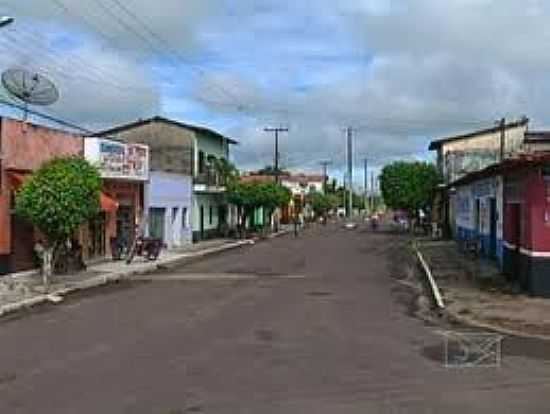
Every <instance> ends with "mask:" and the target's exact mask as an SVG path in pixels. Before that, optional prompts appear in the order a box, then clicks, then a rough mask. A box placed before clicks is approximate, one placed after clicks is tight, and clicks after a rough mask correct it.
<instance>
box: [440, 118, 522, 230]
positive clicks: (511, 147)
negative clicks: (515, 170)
mask: <svg viewBox="0 0 550 414" xmlns="http://www.w3.org/2000/svg"><path fill="white" fill-rule="evenodd" d="M528 124H529V120H528V119H527V118H525V117H524V118H522V119H520V120H519V121H514V122H509V123H506V124H504V125H503V126H501V125H499V126H494V127H490V128H485V129H481V130H477V131H473V132H468V133H465V134H460V135H454V136H450V137H445V138H441V139H437V140H434V141H432V142H431V143H430V146H429V149H430V150H431V151H437V167H438V170H439V172H440V173H441V176H442V177H443V184H442V186H441V188H440V190H439V191H438V193H437V194H436V196H435V200H434V205H433V208H432V220H433V221H434V222H438V223H439V224H440V225H441V226H442V227H443V230H444V232H445V233H447V234H449V235H456V231H457V228H456V227H455V224H456V220H455V213H456V212H455V211H454V210H453V207H454V205H455V204H456V203H454V202H452V198H453V196H454V195H453V194H450V193H449V191H448V190H449V188H450V186H449V185H450V184H451V183H453V182H455V181H457V180H459V179H460V178H462V177H463V176H465V175H467V174H469V173H472V172H475V171H479V170H482V169H483V168H485V167H487V166H489V165H492V164H495V163H498V162H500V161H501V160H502V159H506V158H509V157H512V156H514V155H515V154H518V153H523V152H525V151H526V150H527V149H528V148H529V147H528V145H527V144H526V141H525V136H526V132H527V129H528Z"/></svg>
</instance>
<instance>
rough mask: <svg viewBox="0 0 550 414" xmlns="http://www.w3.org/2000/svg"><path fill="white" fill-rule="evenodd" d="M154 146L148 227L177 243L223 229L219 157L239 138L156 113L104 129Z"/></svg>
mask: <svg viewBox="0 0 550 414" xmlns="http://www.w3.org/2000/svg"><path fill="white" fill-rule="evenodd" d="M100 135H108V136H115V137H117V138H118V139H121V140H123V141H126V142H140V143H146V144H148V145H149V146H150V149H151V180H150V182H149V184H148V185H147V188H146V197H145V198H146V204H147V211H148V214H147V216H148V217H147V221H148V226H147V232H148V234H149V235H151V236H154V237H160V238H162V239H163V240H164V241H165V243H166V244H167V245H168V246H169V247H178V246H181V245H184V244H186V243H190V242H191V241H198V240H203V239H207V238H212V237H216V236H218V235H220V234H221V233H222V231H223V227H224V226H225V225H227V223H228V221H229V218H228V216H229V210H228V207H227V203H226V201H225V197H224V193H225V186H224V184H225V183H224V182H223V179H222V177H220V175H219V174H218V172H217V171H216V170H215V168H214V161H215V159H217V158H224V159H228V158H229V147H230V145H232V144H236V141H234V140H232V139H230V138H228V137H225V136H224V135H222V134H220V133H218V132H216V131H213V130H211V129H208V128H205V127H200V126H195V125H190V124H186V123H183V122H179V121H175V120H171V119H167V118H164V117H160V116H156V117H153V118H149V119H145V120H139V121H136V122H133V123H130V124H126V125H122V126H118V127H115V128H111V129H108V130H106V131H102V132H101V133H100Z"/></svg>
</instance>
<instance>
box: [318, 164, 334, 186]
mask: <svg viewBox="0 0 550 414" xmlns="http://www.w3.org/2000/svg"><path fill="white" fill-rule="evenodd" d="M319 164H321V166H322V167H323V192H324V193H325V194H326V193H327V180H328V176H327V167H328V166H329V165H330V164H332V162H331V161H321V162H320V163H319Z"/></svg>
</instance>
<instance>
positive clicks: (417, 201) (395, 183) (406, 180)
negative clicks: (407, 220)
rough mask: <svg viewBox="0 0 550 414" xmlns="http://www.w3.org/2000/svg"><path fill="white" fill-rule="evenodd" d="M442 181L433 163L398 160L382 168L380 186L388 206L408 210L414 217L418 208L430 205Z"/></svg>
mask: <svg viewBox="0 0 550 414" xmlns="http://www.w3.org/2000/svg"><path fill="white" fill-rule="evenodd" d="M440 181H441V179H440V175H439V172H438V171H437V168H436V167H435V165H433V164H429V163H426V162H404V161H397V162H394V163H392V164H389V165H386V166H385V167H384V168H383V169H382V174H381V176H380V188H381V190H382V196H383V198H384V203H385V204H386V205H387V206H388V207H390V208H392V209H403V210H406V211H408V212H409V214H410V215H411V216H412V217H414V216H416V213H417V212H418V209H420V208H426V207H428V206H429V204H430V203H431V201H432V198H433V195H434V191H435V189H436V186H437V184H438V183H439V182H440Z"/></svg>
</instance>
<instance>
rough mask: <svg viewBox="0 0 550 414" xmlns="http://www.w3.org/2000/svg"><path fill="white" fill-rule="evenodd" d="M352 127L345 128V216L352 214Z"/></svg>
mask: <svg viewBox="0 0 550 414" xmlns="http://www.w3.org/2000/svg"><path fill="white" fill-rule="evenodd" d="M352 140H353V129H352V128H351V127H348V128H347V150H348V151H347V152H348V211H347V213H348V214H347V217H348V218H351V216H352V214H353V142H352Z"/></svg>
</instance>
